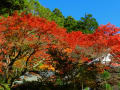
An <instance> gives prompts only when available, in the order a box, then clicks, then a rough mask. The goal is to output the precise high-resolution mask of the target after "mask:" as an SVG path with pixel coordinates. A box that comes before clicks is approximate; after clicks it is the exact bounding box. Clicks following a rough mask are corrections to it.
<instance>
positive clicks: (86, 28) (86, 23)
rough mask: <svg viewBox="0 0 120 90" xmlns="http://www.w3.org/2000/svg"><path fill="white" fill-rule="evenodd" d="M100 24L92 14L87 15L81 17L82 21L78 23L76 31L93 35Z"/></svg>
mask: <svg viewBox="0 0 120 90" xmlns="http://www.w3.org/2000/svg"><path fill="white" fill-rule="evenodd" d="M97 27H98V23H97V21H96V19H95V18H93V17H92V14H85V17H81V20H79V21H78V23H77V26H76V27H75V29H76V30H81V31H82V32H83V33H93V32H94V30H95V29H97Z"/></svg>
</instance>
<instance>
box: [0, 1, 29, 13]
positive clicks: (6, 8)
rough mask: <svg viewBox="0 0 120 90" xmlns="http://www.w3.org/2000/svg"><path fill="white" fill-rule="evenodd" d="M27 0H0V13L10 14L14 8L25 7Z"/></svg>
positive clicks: (21, 8) (20, 8)
mask: <svg viewBox="0 0 120 90" xmlns="http://www.w3.org/2000/svg"><path fill="white" fill-rule="evenodd" d="M26 3H27V0H0V14H2V15H5V14H8V15H11V14H12V13H13V11H14V10H23V9H24V8H26Z"/></svg>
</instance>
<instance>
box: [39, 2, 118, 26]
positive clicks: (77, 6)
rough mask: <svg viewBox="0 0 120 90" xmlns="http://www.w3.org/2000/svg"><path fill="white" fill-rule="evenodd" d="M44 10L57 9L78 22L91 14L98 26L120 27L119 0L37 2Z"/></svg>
mask: <svg viewBox="0 0 120 90" xmlns="http://www.w3.org/2000/svg"><path fill="white" fill-rule="evenodd" d="M39 2H40V3H41V4H42V5H43V6H44V7H46V8H49V9H50V10H54V8H59V9H60V11H61V12H62V13H63V15H64V16H65V17H66V16H73V17H74V18H75V19H77V20H80V17H83V16H84V15H85V13H87V14H92V15H93V17H94V18H96V20H97V21H98V23H99V24H107V23H109V22H110V23H111V24H114V25H116V26H117V27H120V0H39Z"/></svg>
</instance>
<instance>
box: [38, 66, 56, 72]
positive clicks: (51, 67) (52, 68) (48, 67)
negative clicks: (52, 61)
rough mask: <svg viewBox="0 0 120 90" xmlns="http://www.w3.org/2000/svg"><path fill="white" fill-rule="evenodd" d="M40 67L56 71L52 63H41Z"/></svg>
mask: <svg viewBox="0 0 120 90" xmlns="http://www.w3.org/2000/svg"><path fill="white" fill-rule="evenodd" d="M39 68H40V69H48V70H52V71H55V68H54V67H53V66H52V65H47V64H44V65H41V66H40V67H39Z"/></svg>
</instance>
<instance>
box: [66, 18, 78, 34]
mask: <svg viewBox="0 0 120 90" xmlns="http://www.w3.org/2000/svg"><path fill="white" fill-rule="evenodd" d="M76 25H77V20H75V19H74V18H73V17H72V16H68V17H67V18H65V21H64V27H65V28H67V31H68V32H71V31H73V30H75V27H76Z"/></svg>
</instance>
